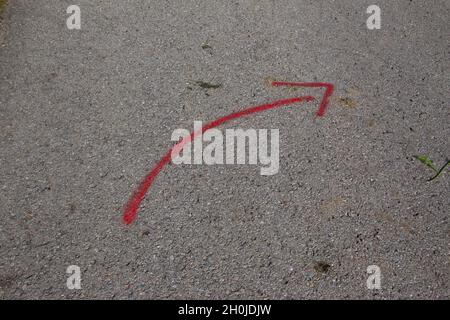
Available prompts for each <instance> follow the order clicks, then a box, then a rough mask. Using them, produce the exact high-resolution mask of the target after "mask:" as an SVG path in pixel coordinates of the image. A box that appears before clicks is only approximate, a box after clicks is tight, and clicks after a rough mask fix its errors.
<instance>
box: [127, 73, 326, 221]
mask: <svg viewBox="0 0 450 320" xmlns="http://www.w3.org/2000/svg"><path fill="white" fill-rule="evenodd" d="M272 86H275V87H280V86H287V87H307V88H326V90H325V93H324V95H323V98H322V101H321V102H320V106H319V109H318V110H317V112H316V116H317V117H321V116H323V115H324V114H325V111H326V108H327V105H328V99H329V97H330V96H331V95H332V94H333V90H334V86H333V85H332V84H330V83H325V82H279V81H274V82H272ZM313 100H314V97H312V96H304V97H296V98H289V99H282V100H277V101H274V102H272V103H268V104H263V105H259V106H256V107H250V108H248V109H244V110H241V111H238V112H234V113H231V114H229V115H227V116H225V117H222V118H219V119H216V120H214V121H211V122H209V123H207V124H205V125H204V126H203V127H202V128H201V129H200V130H198V131H194V132H192V133H191V134H190V135H189V136H186V137H184V138H183V139H182V140H181V141H180V142H178V143H177V144H175V145H174V146H173V147H172V148H170V149H169V151H167V153H166V154H165V155H164V156H163V157H162V158H161V160H159V162H158V163H157V164H156V165H155V166H154V167H153V168H152V169H151V171H150V173H149V174H148V175H147V176H145V178H144V179H143V180H142V182H141V183H140V184H139V186H138V187H137V189H136V190H135V191H134V192H133V193H132V195H131V197H130V199H129V200H128V202H127V204H126V205H125V210H124V214H123V217H122V220H123V222H124V223H125V224H130V223H132V222H133V221H134V220H135V219H136V217H137V212H138V209H139V206H140V204H141V202H142V200H144V197H145V195H146V194H147V192H148V190H149V189H150V187H151V185H152V184H153V181H155V178H156V177H157V176H158V174H159V173H160V171H161V170H162V169H163V168H164V167H165V166H166V165H167V164H168V163H169V162H170V160H171V157H172V154H173V155H178V154H179V153H180V152H181V150H182V149H183V147H184V146H185V145H186V144H187V143H190V142H191V141H193V140H194V139H195V138H197V137H198V136H201V135H202V134H203V133H204V132H205V131H207V130H209V129H212V128H215V127H217V126H220V125H222V124H224V123H226V122H229V121H231V120H234V119H238V118H241V117H244V116H248V115H251V114H255V113H259V112H263V111H266V110H270V109H276V108H279V107H283V106H288V105H292V104H294V103H297V102H309V101H313Z"/></svg>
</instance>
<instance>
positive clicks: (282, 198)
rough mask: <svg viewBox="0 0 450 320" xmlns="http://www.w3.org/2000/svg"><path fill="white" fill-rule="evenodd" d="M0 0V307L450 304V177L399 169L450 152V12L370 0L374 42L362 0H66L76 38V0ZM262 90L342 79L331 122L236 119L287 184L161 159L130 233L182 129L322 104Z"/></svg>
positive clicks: (446, 7) (280, 115)
mask: <svg viewBox="0 0 450 320" xmlns="http://www.w3.org/2000/svg"><path fill="white" fill-rule="evenodd" d="M9 2H10V3H9V4H8V5H7V7H6V10H5V12H4V13H3V19H2V23H1V29H2V30H1V31H0V34H1V37H0V39H1V40H0V41H1V44H0V45H1V49H0V161H1V162H0V298H1V299H16V298H17V299H36V298H50V299H58V298H63V299H72V298H74V299H80V298H84V299H85V298H89V299H93V298H101V299H104V298H106V299H108V298H116V299H144V298H145V299H149V298H152V299H174V298H186V299H203V298H204V299H212V298H214V299H216V298H222V299H241V298H248V299H253V298H255V299H265V298H273V299H301V298H307V299H310V298H318V299H327V298H330V299H340V298H357V299H400V298H406V299H410V298H412V299H417V298H425V299H430V298H438V299H449V298H450V246H449V244H450V224H449V219H450V217H449V216H450V215H449V214H450V212H449V211H450V210H449V204H450V200H449V199H450V198H449V189H450V188H449V187H450V174H449V173H444V174H443V175H442V176H441V177H439V178H438V179H436V180H434V181H432V182H427V179H428V178H430V177H431V176H432V175H433V172H432V171H431V170H430V169H428V168H426V167H425V166H424V165H423V164H421V163H420V162H419V161H417V160H416V159H415V158H414V157H413V156H414V155H418V154H426V155H428V156H429V157H430V158H431V159H433V160H434V161H435V163H436V165H437V166H442V165H443V164H444V163H445V162H446V161H447V160H448V157H450V143H449V139H448V137H449V136H450V127H449V123H450V121H449V120H450V112H449V105H448V102H449V101H448V98H449V80H450V79H449V74H450V73H449V52H450V51H449V49H450V47H449V38H448V36H449V34H450V28H449V23H448V21H449V20H450V3H449V2H448V1H444V0H441V1H417V0H413V1H403V0H401V1H400V0H399V1H377V3H376V4H377V5H379V6H380V7H381V10H382V28H381V30H376V31H370V30H368V29H367V28H366V19H367V17H368V15H367V14H366V8H367V7H368V6H369V5H371V4H374V3H373V2H372V1H366V0H362V1H350V0H342V1H312V0H311V1H301V0H295V1H294V0H287V1H269V0H258V1H256V0H254V1H250V0H249V1H200V0H197V1H176V2H175V1H144V0H127V1H100V0H98V1H88V0H79V1H78V2H77V4H78V5H79V6H80V7H81V10H82V29H81V30H79V31H77V30H72V31H71V30H68V29H67V28H66V18H67V17H68V15H67V14H66V8H67V7H68V6H69V5H71V4H74V3H72V2H71V1H56V0H45V1H44V0H36V1H26V0H15V1H12V0H10V1H9ZM205 44H207V46H205ZM267 79H277V80H283V81H327V82H331V83H333V84H334V85H335V88H336V90H335V93H334V95H333V98H332V99H331V103H330V106H329V112H328V113H327V115H326V116H325V117H324V118H321V119H316V120H314V111H315V110H316V108H317V102H310V103H308V104H306V105H304V106H303V107H301V108H296V109H292V108H285V109H282V110H281V109H280V110H279V111H269V112H268V113H265V114H259V115H255V116H254V117H252V118H248V119H242V120H238V121H236V122H234V123H233V124H232V125H231V127H235V128H243V129H246V128H279V129H280V172H279V173H278V174H277V175H274V176H270V177H264V176H261V175H260V174H259V168H258V167H256V166H245V165H241V166H237V165H234V166H229V165H224V166H206V165H203V166H174V165H172V166H169V167H168V168H166V169H165V170H164V171H163V172H162V173H161V174H160V176H159V177H158V178H157V180H156V182H155V184H154V187H153V189H152V191H151V192H150V193H149V194H148V196H147V198H146V199H145V200H144V202H143V204H142V207H141V210H140V215H139V217H138V219H137V220H136V221H135V223H134V224H132V225H130V226H124V225H123V224H122V223H121V215H122V207H123V205H124V204H125V202H126V201H127V199H128V197H129V196H130V193H131V191H132V190H133V188H134V187H135V186H136V185H137V184H138V183H139V181H140V180H141V179H142V177H143V176H144V175H145V174H146V173H147V172H148V170H149V169H150V168H151V167H152V166H153V165H154V164H155V162H156V161H158V160H159V158H160V157H161V156H162V155H163V154H164V153H165V152H166V151H167V149H168V147H169V146H170V145H171V144H172V143H171V142H170V136H171V133H172V131H173V130H174V129H176V128H188V129H192V125H193V121H194V120H203V121H208V120H212V119H215V118H217V117H219V116H223V115H226V114H228V113H231V112H233V111H236V110H240V109H242V108H244V107H246V106H253V105H257V104H260V103H265V102H270V101H273V100H276V99H280V98H287V97H292V96H296V95H299V93H301V95H306V94H311V95H314V96H316V97H320V95H321V93H322V90H320V89H317V90H316V89H299V90H297V91H295V92H294V91H292V90H287V89H282V88H272V87H269V86H268V85H267ZM195 81H207V82H211V83H218V84H221V85H222V87H220V88H218V89H203V88H200V87H198V86H196V85H195ZM227 127H230V126H227ZM69 265H78V266H80V268H81V271H82V289H81V290H68V289H67V287H66V280H67V277H68V275H67V274H66V268H67V267H68V266H69ZM369 265H378V266H379V267H380V268H381V272H382V288H381V290H368V289H367V287H366V279H367V277H368V274H367V273H366V268H367V267H368V266H369ZM321 266H322V267H321ZM323 266H325V267H323ZM327 266H329V267H327Z"/></svg>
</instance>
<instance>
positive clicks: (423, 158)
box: [415, 155, 438, 172]
mask: <svg viewBox="0 0 450 320" xmlns="http://www.w3.org/2000/svg"><path fill="white" fill-rule="evenodd" d="M415 158H416V159H417V160H419V161H420V162H422V163H423V164H424V165H426V166H427V167H428V168H431V169H433V171H434V172H438V170H437V169H436V167H435V166H434V163H433V160H431V159H430V158H428V157H427V156H425V155H420V156H415Z"/></svg>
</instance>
